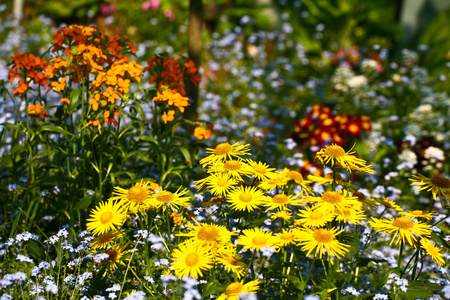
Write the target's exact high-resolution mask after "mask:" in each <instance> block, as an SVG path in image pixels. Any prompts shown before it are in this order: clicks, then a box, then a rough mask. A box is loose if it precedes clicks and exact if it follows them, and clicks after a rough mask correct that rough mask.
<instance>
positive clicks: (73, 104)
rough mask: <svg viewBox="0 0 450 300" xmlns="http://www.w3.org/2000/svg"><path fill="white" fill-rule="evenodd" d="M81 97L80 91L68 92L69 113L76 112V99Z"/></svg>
mask: <svg viewBox="0 0 450 300" xmlns="http://www.w3.org/2000/svg"><path fill="white" fill-rule="evenodd" d="M80 95H81V91H80V90H73V91H71V92H70V96H69V99H70V111H75V110H77V103H78V99H79V98H80Z"/></svg>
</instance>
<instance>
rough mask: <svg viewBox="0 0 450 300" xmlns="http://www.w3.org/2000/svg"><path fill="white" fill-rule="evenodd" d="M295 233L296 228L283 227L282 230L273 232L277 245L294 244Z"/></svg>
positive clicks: (296, 231)
mask: <svg viewBox="0 0 450 300" xmlns="http://www.w3.org/2000/svg"><path fill="white" fill-rule="evenodd" d="M297 233H298V229H289V230H285V229H284V228H282V232H280V233H276V234H275V237H277V238H278V243H277V245H278V246H279V247H285V246H287V245H292V244H294V243H295V238H296V235H297Z"/></svg>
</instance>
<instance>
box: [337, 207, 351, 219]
mask: <svg viewBox="0 0 450 300" xmlns="http://www.w3.org/2000/svg"><path fill="white" fill-rule="evenodd" d="M334 212H335V213H337V214H340V215H341V216H344V217H348V216H351V215H352V212H351V211H350V209H348V208H343V209H341V210H339V209H335V211H334Z"/></svg>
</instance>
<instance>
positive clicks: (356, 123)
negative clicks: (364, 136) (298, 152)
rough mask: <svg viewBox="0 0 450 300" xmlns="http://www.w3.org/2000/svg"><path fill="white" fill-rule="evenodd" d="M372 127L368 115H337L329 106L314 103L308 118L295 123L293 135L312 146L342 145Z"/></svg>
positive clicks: (294, 137)
mask: <svg viewBox="0 0 450 300" xmlns="http://www.w3.org/2000/svg"><path fill="white" fill-rule="evenodd" d="M371 129H372V125H371V123H370V120H369V118H368V117H367V116H360V115H353V114H349V115H336V114H334V113H333V112H332V111H331V109H330V107H328V106H325V105H314V106H313V108H312V110H311V112H310V113H309V114H308V115H307V116H306V118H304V119H303V120H301V121H298V122H296V123H295V125H294V133H293V134H292V136H291V137H292V138H293V139H294V140H296V141H297V142H298V143H304V142H305V141H307V142H309V145H310V146H316V145H317V146H323V145H325V144H329V143H336V144H338V145H340V146H342V145H344V143H345V142H346V139H348V138H349V137H351V136H353V137H358V136H359V135H360V134H361V133H362V132H363V131H369V130H371Z"/></svg>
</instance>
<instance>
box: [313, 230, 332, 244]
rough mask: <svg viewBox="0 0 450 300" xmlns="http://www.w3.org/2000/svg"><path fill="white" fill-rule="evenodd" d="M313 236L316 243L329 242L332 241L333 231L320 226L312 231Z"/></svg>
mask: <svg viewBox="0 0 450 300" xmlns="http://www.w3.org/2000/svg"><path fill="white" fill-rule="evenodd" d="M313 238H314V239H315V240H316V241H317V242H318V243H331V242H332V241H333V233H332V232H330V231H328V230H326V229H323V228H320V229H317V230H316V231H314V233H313Z"/></svg>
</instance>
